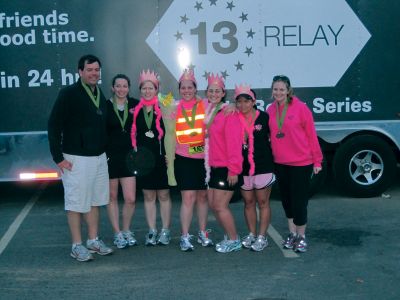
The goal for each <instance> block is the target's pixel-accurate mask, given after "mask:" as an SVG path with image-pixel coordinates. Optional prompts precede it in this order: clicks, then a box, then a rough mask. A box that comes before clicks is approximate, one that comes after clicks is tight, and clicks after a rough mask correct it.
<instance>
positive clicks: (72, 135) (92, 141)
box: [48, 80, 107, 163]
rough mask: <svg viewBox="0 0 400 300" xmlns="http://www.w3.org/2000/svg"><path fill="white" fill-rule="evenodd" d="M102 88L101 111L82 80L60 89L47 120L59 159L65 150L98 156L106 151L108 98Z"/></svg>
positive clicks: (73, 153) (57, 161) (53, 147)
mask: <svg viewBox="0 0 400 300" xmlns="http://www.w3.org/2000/svg"><path fill="white" fill-rule="evenodd" d="M99 91H100V107H99V109H100V111H101V113H100V111H98V109H97V108H96V106H95V105H94V103H93V102H92V100H91V99H90V97H89V95H88V94H87V93H86V91H85V89H84V88H83V86H82V84H81V81H80V80H78V81H77V82H76V83H75V84H73V85H71V86H68V87H65V88H63V89H62V90H60V92H59V94H58V97H57V100H56V102H55V104H54V107H53V110H52V112H51V114H50V118H49V122H48V135H49V144H50V152H51V155H52V156H53V160H54V161H55V162H56V163H60V162H61V161H63V160H64V157H63V155H62V154H63V153H67V154H72V155H80V156H97V155H100V154H102V153H103V152H105V146H106V142H107V141H106V140H107V133H106V114H107V107H106V99H105V97H104V95H103V93H102V92H101V90H100V89H99Z"/></svg>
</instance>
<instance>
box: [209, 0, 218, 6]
mask: <svg viewBox="0 0 400 300" xmlns="http://www.w3.org/2000/svg"><path fill="white" fill-rule="evenodd" d="M208 1H210V6H213V5H215V6H217V1H218V0H208Z"/></svg>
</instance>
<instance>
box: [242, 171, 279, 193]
mask: <svg viewBox="0 0 400 300" xmlns="http://www.w3.org/2000/svg"><path fill="white" fill-rule="evenodd" d="M275 180H276V178H275V175H274V173H265V174H258V175H254V176H243V181H244V183H243V185H242V186H241V187H240V188H241V189H242V190H245V191H252V190H261V189H264V188H267V187H269V186H271V185H272V184H273V183H274V182H275Z"/></svg>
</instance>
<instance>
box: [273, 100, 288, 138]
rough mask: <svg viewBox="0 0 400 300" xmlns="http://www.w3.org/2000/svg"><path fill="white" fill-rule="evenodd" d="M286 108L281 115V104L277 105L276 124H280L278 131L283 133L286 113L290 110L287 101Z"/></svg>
mask: <svg viewBox="0 0 400 300" xmlns="http://www.w3.org/2000/svg"><path fill="white" fill-rule="evenodd" d="M284 105H285V106H284V107H283V110H282V114H281V115H279V104H278V102H277V103H276V123H277V124H278V131H279V132H281V129H282V126H283V122H284V121H285V116H286V112H287V109H288V102H287V100H285V104H284Z"/></svg>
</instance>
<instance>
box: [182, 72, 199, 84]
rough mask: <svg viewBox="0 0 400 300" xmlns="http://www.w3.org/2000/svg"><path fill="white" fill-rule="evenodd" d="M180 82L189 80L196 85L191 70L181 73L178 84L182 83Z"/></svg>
mask: <svg viewBox="0 0 400 300" xmlns="http://www.w3.org/2000/svg"><path fill="white" fill-rule="evenodd" d="M182 80H190V81H192V82H194V84H196V85H197V81H196V78H194V72H193V70H190V69H185V70H184V71H183V74H182V76H181V78H179V83H180V82H182Z"/></svg>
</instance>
